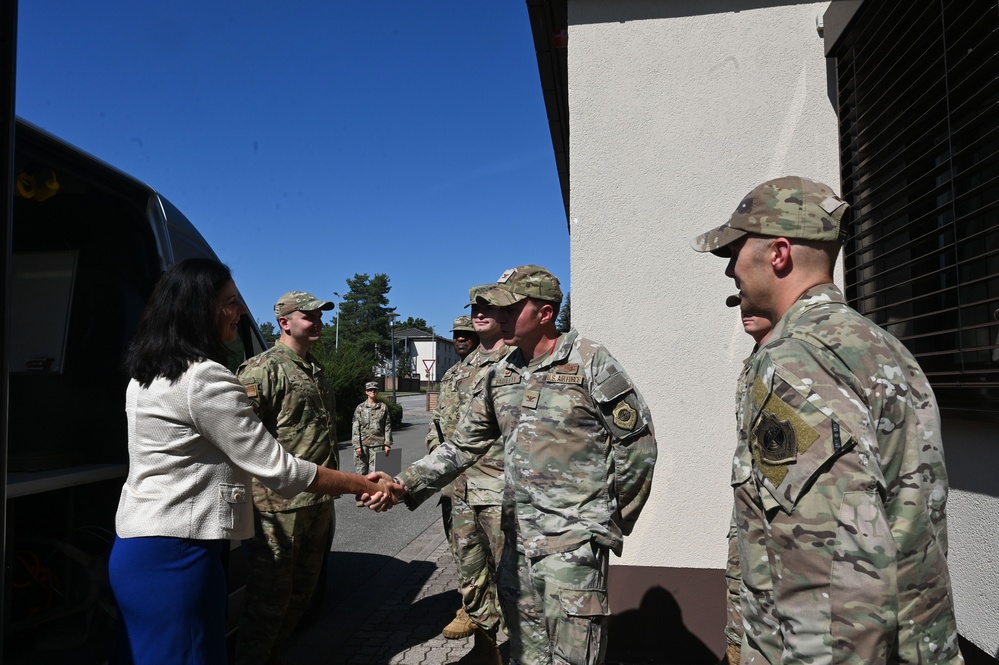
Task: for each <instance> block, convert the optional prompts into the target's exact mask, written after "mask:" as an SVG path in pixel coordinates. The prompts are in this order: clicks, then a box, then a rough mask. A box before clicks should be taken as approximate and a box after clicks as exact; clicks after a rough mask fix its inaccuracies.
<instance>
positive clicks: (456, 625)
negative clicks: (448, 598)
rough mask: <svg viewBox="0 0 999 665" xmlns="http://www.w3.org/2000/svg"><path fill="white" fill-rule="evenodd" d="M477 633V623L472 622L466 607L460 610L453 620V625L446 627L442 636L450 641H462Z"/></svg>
mask: <svg viewBox="0 0 999 665" xmlns="http://www.w3.org/2000/svg"><path fill="white" fill-rule="evenodd" d="M474 632H475V622H473V621H472V619H471V617H469V616H468V613H467V612H465V608H464V606H462V607H459V608H458V613H457V614H455V615H454V618H453V619H451V623H449V624H448V625H446V626H444V630H442V631H441V635H443V636H444V637H446V638H447V639H449V640H460V639H461V638H463V637H468V636H469V635H471V634H472V633H474Z"/></svg>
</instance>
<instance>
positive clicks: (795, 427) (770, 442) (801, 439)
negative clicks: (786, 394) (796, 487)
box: [750, 385, 819, 487]
mask: <svg viewBox="0 0 999 665" xmlns="http://www.w3.org/2000/svg"><path fill="white" fill-rule="evenodd" d="M753 388H754V390H753V392H754V393H756V394H754V396H753V397H754V399H755V397H756V396H757V394H758V391H757V389H756V386H755V385H754V386H753ZM818 438H819V433H818V432H817V431H815V429H814V428H812V426H811V425H809V424H808V423H807V422H805V419H804V418H802V417H801V415H799V414H798V412H797V411H795V410H794V409H793V408H791V407H790V406H788V405H787V404H785V403H784V402H783V401H782V400H781V399H780V398H778V397H777V396H775V395H769V396H768V397H767V398H766V401H765V402H764V403H763V412H762V413H761V414H760V417H759V419H758V420H757V422H756V425H755V426H754V427H753V432H752V436H751V439H750V440H751V443H752V448H753V459H755V460H756V464H757V466H759V468H760V471H762V472H763V475H764V476H766V478H767V479H768V480H769V481H770V482H771V483H773V484H774V487H777V486H779V485H780V484H781V483H782V482H783V481H784V478H785V477H786V476H787V471H788V465H789V464H793V463H794V462H795V461H797V459H798V455H799V454H801V453H804V452H805V451H806V450H808V448H809V447H811V445H812V444H813V443H815V441H816V440H817V439H818Z"/></svg>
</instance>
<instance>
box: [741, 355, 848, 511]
mask: <svg viewBox="0 0 999 665" xmlns="http://www.w3.org/2000/svg"><path fill="white" fill-rule="evenodd" d="M808 385H809V383H808V382H805V381H801V380H800V379H797V378H796V377H794V376H793V375H790V374H788V373H787V372H786V371H785V370H783V369H781V370H779V371H778V372H776V373H775V374H774V377H773V382H772V384H771V386H770V387H769V389H768V388H767V387H766V385H765V384H763V382H762V381H761V380H760V379H759V378H757V381H756V383H755V384H754V385H753V388H752V396H753V402H754V405H755V408H756V409H757V412H756V414H755V416H754V418H753V426H752V429H751V430H750V432H749V446H750V448H751V450H752V456H753V461H754V463H755V466H756V469H757V472H758V473H759V475H760V477H759V480H760V481H762V484H763V485H764V486H765V487H766V488H767V490H768V491H769V493H770V494H771V495H772V496H773V498H774V500H776V501H777V503H779V504H780V506H781V508H782V509H783V510H784V511H785V512H787V513H790V512H791V511H792V510H793V508H794V505H795V504H796V503H797V502H798V500H799V499H800V498H801V497H802V496H803V495H804V493H805V492H807V491H808V489H809V488H810V487H811V486H812V483H813V480H814V477H815V476H816V475H817V474H818V473H819V472H820V471H821V470H822V469H823V468H826V467H827V466H828V465H829V463H830V462H831V461H832V460H833V459H835V458H837V457H839V456H840V455H842V454H843V453H845V452H846V451H847V450H849V449H850V448H852V447H853V446H854V438H853V434H852V433H851V432H850V431H849V429H847V427H846V425H844V424H843V423H842V421H840V420H839V419H838V418H837V417H836V416H835V415H833V414H834V410H833V409H832V408H830V407H829V406H828V405H827V404H825V402H824V401H823V400H822V398H821V396H819V395H818V394H816V393H814V392H812V391H811V390H809V389H808Z"/></svg>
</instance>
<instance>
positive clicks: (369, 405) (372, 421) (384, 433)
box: [350, 381, 392, 506]
mask: <svg viewBox="0 0 999 665" xmlns="http://www.w3.org/2000/svg"><path fill="white" fill-rule="evenodd" d="M364 393H365V395H367V399H365V400H364V401H363V402H361V403H360V404H358V405H357V407H356V408H355V409H354V417H353V419H352V421H351V425H350V441H351V446H353V448H354V470H355V471H356V472H357V473H359V474H361V475H362V476H366V475H368V474H369V473H370V472H372V471H374V470H375V460H376V458H377V457H378V450H379V449H381V450H384V451H385V454H386V455H388V454H389V452H390V451H391V450H392V416H391V414H389V408H388V405H387V404H384V403H383V402H379V401H378V383H377V382H375V381H369V382H367V383H366V384H364ZM357 505H358V506H362V505H364V503H363V502H362V501H358V502H357Z"/></svg>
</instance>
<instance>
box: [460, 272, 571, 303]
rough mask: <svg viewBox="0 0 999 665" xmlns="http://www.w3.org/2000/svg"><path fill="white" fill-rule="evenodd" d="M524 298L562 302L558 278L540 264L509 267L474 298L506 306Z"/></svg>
mask: <svg viewBox="0 0 999 665" xmlns="http://www.w3.org/2000/svg"><path fill="white" fill-rule="evenodd" d="M524 298H534V299H535V300H544V301H547V302H553V303H555V304H556V305H560V304H561V303H562V288H561V287H560V286H559V281H558V278H557V277H556V276H555V275H553V274H551V273H550V272H548V271H547V270H545V269H544V268H542V267H541V266H535V265H527V266H518V267H516V268H510V269H509V270H507V271H506V272H504V273H503V274H502V275H500V278H499V279H498V280H496V283H495V284H493V285H492V288H490V289H487V290H486V291H483V292H482V293H480V294H478V295H476V300H477V301H481V302H486V303H489V304H490V305H496V306H497V307H506V306H507V305H513V304H514V303H518V302H520V301H521V300H523V299H524Z"/></svg>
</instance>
